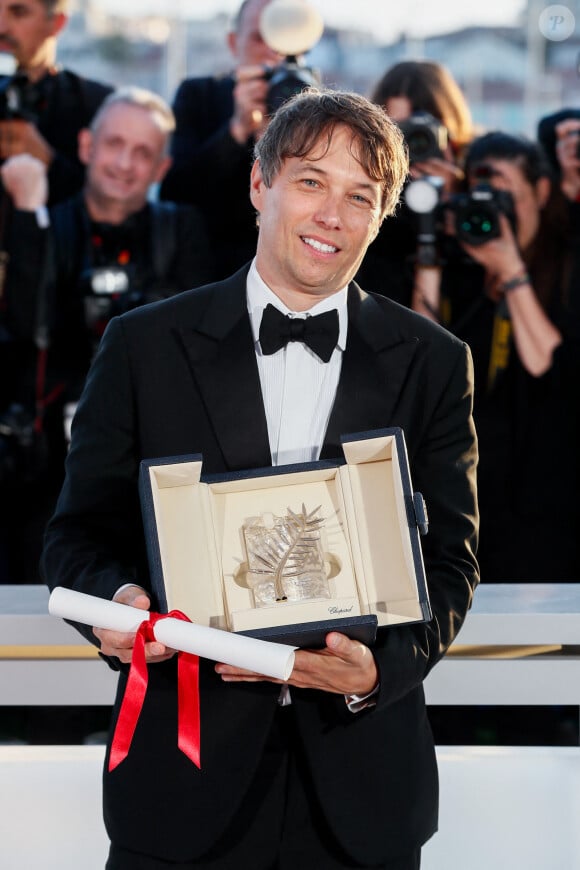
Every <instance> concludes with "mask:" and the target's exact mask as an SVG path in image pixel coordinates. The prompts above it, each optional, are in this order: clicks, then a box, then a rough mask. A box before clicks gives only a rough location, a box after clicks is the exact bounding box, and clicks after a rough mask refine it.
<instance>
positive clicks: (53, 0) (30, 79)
mask: <svg viewBox="0 0 580 870" xmlns="http://www.w3.org/2000/svg"><path fill="white" fill-rule="evenodd" d="M67 8H68V0H18V2H17V3H16V2H14V0H0V51H4V52H7V53H9V54H12V55H13V56H14V58H15V60H16V64H17V69H16V73H15V74H14V75H13V76H1V77H0V159H2V160H6V159H8V158H9V157H13V156H14V155H17V154H30V155H32V156H33V157H36V158H37V159H38V160H41V161H42V163H43V164H44V165H45V166H46V167H47V171H48V190H49V193H48V202H49V204H50V205H52V204H54V203H56V202H60V201H61V200H63V199H65V198H66V197H69V196H72V195H73V194H74V193H76V192H77V191H78V190H80V188H81V187H82V184H83V177H84V171H83V166H82V164H81V162H80V161H79V159H78V155H77V136H78V133H79V131H80V130H81V129H82V128H83V127H86V126H87V125H88V124H89V123H90V121H91V119H92V117H93V115H94V113H95V112H96V110H97V109H98V107H99V106H100V104H101V103H102V101H103V100H104V98H105V97H106V96H107V94H108V93H110V91H111V88H110V87H108V86H106V85H102V84H100V83H98V82H94V81H89V80H88V79H84V78H81V77H80V76H78V75H76V74H75V73H73V72H71V71H70V70H59V69H57V67H56V66H55V62H56V50H57V39H58V35H59V33H60V32H61V31H62V29H63V27H64V26H65V25H66V22H67V15H66V11H67Z"/></svg>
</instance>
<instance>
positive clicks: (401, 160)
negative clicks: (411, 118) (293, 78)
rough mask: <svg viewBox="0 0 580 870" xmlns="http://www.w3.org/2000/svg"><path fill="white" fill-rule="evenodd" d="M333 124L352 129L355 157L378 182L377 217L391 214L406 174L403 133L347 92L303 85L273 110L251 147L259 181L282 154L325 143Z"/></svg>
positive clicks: (275, 168)
mask: <svg viewBox="0 0 580 870" xmlns="http://www.w3.org/2000/svg"><path fill="white" fill-rule="evenodd" d="M338 126H345V127H348V128H349V129H350V130H351V132H352V142H353V145H355V147H356V157H357V159H358V161H359V162H360V164H361V165H362V167H363V169H364V170H365V172H366V173H367V175H368V176H369V177H370V178H372V179H373V181H379V182H380V183H381V186H382V212H381V218H383V217H385V216H386V215H389V214H393V212H394V211H395V208H396V206H397V203H398V201H399V197H400V195H401V190H402V187H403V184H404V182H405V179H406V178H407V175H408V172H409V160H408V156H407V148H406V145H405V143H404V139H403V134H402V133H401V131H400V129H399V127H398V126H397V125H396V124H395V123H394V122H393V121H391V120H390V119H389V118H388V116H387V114H386V112H385V111H384V109H382V108H381V107H380V106H377V105H375V104H374V103H371V102H370V101H369V100H367V99H366V98H365V97H362V96H360V95H359V94H354V93H349V92H347V91H331V90H319V89H318V88H308V89H307V90H305V91H302V93H300V94H296V95H295V96H294V97H292V98H291V99H290V100H288V102H287V103H284V105H283V106H281V107H280V108H279V109H278V111H277V112H276V113H275V114H274V116H273V117H272V120H271V121H270V123H269V124H268V127H267V128H266V131H265V133H264V135H263V136H262V138H261V139H260V140H259V141H258V142H257V143H256V147H255V157H256V159H257V160H259V162H260V171H261V173H262V178H263V179H264V183H265V184H266V186H267V187H270V186H271V185H272V182H273V180H274V178H275V176H276V175H277V174H278V172H279V171H280V169H281V167H282V163H283V161H284V160H285V159H286V158H288V157H305V156H306V155H307V154H310V152H311V151H312V150H313V149H314V148H315V146H316V145H317V144H318V143H319V142H320V140H321V139H324V138H326V139H327V142H328V146H329V147H330V140H331V138H332V134H333V131H334V129H335V127H338Z"/></svg>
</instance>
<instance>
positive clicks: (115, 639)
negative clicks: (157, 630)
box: [93, 586, 175, 664]
mask: <svg viewBox="0 0 580 870" xmlns="http://www.w3.org/2000/svg"><path fill="white" fill-rule="evenodd" d="M113 601H117V602H119V603H120V604H128V605H129V606H130V607H137V608H139V610H149V607H150V606H151V602H150V600H149V596H148V595H147V594H146V593H145V592H144V591H143V589H141V587H140V586H127V587H126V588H125V589H122V590H121V591H120V592H118V593H117V594H116V595H115V597H114V598H113ZM93 633H94V634H95V636H96V637H98V639H99V640H100V642H101V652H102V653H103V655H106V656H116V657H117V658H118V659H120V660H121V661H122V662H124V663H125V664H129V663H130V662H131V658H132V655H133V646H134V644H135V633H134V632H129V633H125V632H121V631H109V630H108V629H105V628H93ZM174 655H175V650H172V649H169V647H166V646H165V645H164V644H162V643H159V642H158V641H152V642H150V643H146V644H145V658H146V659H147V661H148V662H164V661H166V660H167V659H170V658H171V657H172V656H174Z"/></svg>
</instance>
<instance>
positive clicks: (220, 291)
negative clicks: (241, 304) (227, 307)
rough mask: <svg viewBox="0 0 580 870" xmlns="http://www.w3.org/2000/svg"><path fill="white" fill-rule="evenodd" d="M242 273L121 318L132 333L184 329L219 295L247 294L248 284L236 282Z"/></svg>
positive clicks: (147, 306) (203, 285)
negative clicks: (231, 292) (232, 292)
mask: <svg viewBox="0 0 580 870" xmlns="http://www.w3.org/2000/svg"><path fill="white" fill-rule="evenodd" d="M242 273H243V270H240V272H239V273H236V275H234V276H231V277H229V278H226V279H224V280H223V281H212V282H210V283H208V284H202V285H201V286H199V287H194V288H193V289H191V290H183V291H182V292H181V293H176V294H175V295H174V296H170V297H169V298H167V299H161V300H160V301H158V302H151V303H149V304H148V305H143V306H141V307H140V308H135V309H132V310H131V311H128V312H127V313H126V314H123V315H121V317H120V318H119V319H120V321H121V322H122V324H123V328H124V329H126V330H129V331H131V332H132V331H133V330H136V331H138V332H139V333H141V332H142V331H146V332H147V333H148V334H151V332H152V331H157V330H158V329H159V330H161V331H166V330H167V329H168V328H169V329H171V328H176V329H179V330H181V329H182V328H183V327H184V326H185V325H190V326H195V324H196V323H198V322H199V321H200V319H201V318H202V317H203V314H204V312H205V311H206V310H207V308H208V307H209V306H210V305H211V304H212V303H213V302H214V301H215V299H216V296H219V297H221V298H225V296H226V295H227V293H226V291H229V290H230V289H231V288H235V289H236V290H237V291H239V292H241V293H242V294H243V293H245V285H243V284H236V281H237V280H243V274H242Z"/></svg>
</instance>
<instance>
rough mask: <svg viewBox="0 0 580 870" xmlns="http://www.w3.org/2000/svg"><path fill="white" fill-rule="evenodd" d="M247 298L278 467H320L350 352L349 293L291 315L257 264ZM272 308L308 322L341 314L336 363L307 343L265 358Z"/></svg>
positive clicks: (250, 275) (290, 344)
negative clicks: (264, 325) (267, 312)
mask: <svg viewBox="0 0 580 870" xmlns="http://www.w3.org/2000/svg"><path fill="white" fill-rule="evenodd" d="M247 294H248V313H249V315H250V321H251V324H252V332H253V335H254V347H255V349H256V357H257V360H258V371H259V374H260V385H261V387H262V398H263V401H264V408H265V411H266V421H267V423H268V438H269V440H270V453H271V455H272V465H287V464H289V463H294V462H314V461H315V460H317V459H318V458H319V456H320V450H321V448H322V444H323V442H324V435H325V432H326V427H327V426H328V420H329V417H330V413H331V411H332V406H333V404H334V397H335V396H336V388H337V386H338V379H339V378H340V368H341V365H342V354H343V352H344V348H345V347H346V332H347V327H348V312H347V307H346V299H347V288H346V287H344V288H343V289H342V290H339V291H338V292H337V293H333V295H332V296H329V297H328V298H326V299H322V300H321V301H320V302H317V303H316V304H315V305H313V306H312V308H310V309H309V310H308V311H307V312H306V311H300V312H294V311H290V309H289V308H287V307H286V305H284V303H283V302H282V300H281V299H279V298H278V297H277V296H276V295H275V294H274V293H273V292H272V291H271V290H270V288H269V287H267V285H266V284H265V283H264V281H263V280H262V278H261V277H260V275H259V273H258V270H257V268H256V262H255V261H254V262H253V263H252V266H251V268H250V271H249V273H248V282H247ZM268 304H271V305H273V306H274V307H275V308H277V309H278V310H279V311H281V312H282V314H288V315H289V316H290V317H308V316H313V315H316V314H323V313H324V312H326V311H331V310H332V309H333V308H336V309H337V311H338V323H339V334H338V345H337V347H336V348H335V349H334V351H333V353H332V356H331V358H330V360H329V361H328V362H327V363H325V362H323V361H322V360H321V359H320V357H318V356H317V355H316V354H315V353H314V351H312V350H310V348H309V347H308V346H307V345H305V344H304V343H303V342H301V341H289V342H288V344H287V345H286V347H283V348H280V350H278V351H276V353H273V354H270V355H269V356H266V355H265V354H263V353H262V349H261V347H260V342H259V340H258V336H259V332H260V323H261V320H262V313H263V311H264V308H265V307H266V306H267V305H268Z"/></svg>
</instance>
